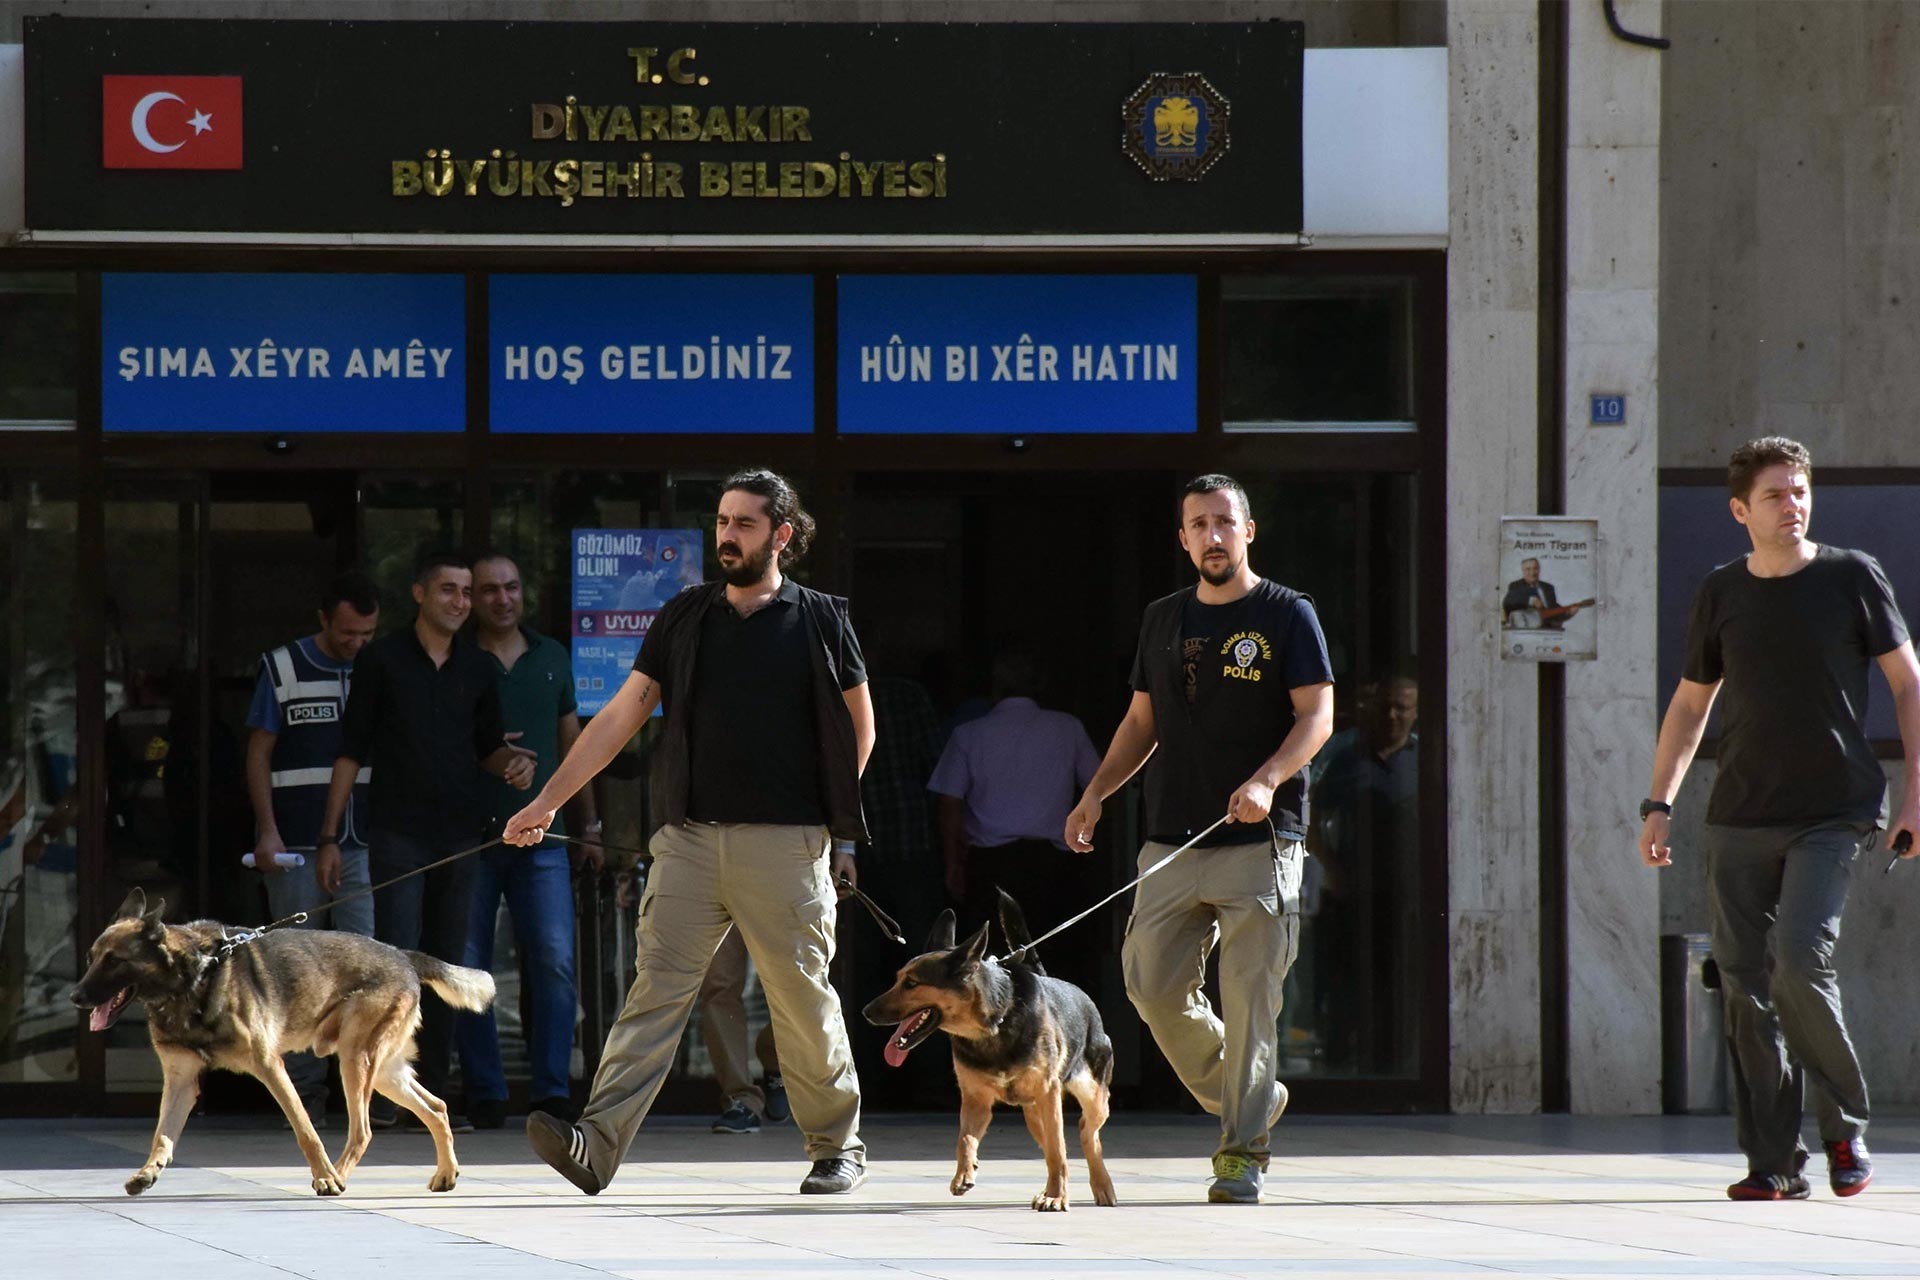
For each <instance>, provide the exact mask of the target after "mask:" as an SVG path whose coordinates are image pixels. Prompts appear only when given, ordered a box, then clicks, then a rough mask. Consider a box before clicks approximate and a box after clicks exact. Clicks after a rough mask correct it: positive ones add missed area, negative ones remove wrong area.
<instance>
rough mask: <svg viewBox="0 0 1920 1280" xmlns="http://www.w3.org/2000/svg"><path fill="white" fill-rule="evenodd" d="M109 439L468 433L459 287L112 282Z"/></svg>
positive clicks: (251, 280)
mask: <svg viewBox="0 0 1920 1280" xmlns="http://www.w3.org/2000/svg"><path fill="white" fill-rule="evenodd" d="M100 310H101V344H100V384H101V395H100V402H101V403H100V411H101V421H102V425H103V426H104V428H105V429H106V430H108V431H287V432H295V431H461V430H464V429H465V427H466V402H467V397H466V288H465V284H464V282H463V281H462V280H461V278H460V277H459V276H457V275H318V274H315V275H268V274H264V273H234V274H219V275H214V274H180V275H174V274H158V273H155V274H145V273H142V274H119V273H109V274H107V275H104V276H102V277H101V279H100Z"/></svg>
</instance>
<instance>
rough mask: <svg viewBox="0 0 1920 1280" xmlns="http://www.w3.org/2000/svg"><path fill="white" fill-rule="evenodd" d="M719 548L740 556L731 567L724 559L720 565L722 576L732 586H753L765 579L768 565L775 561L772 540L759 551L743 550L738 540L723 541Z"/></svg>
mask: <svg viewBox="0 0 1920 1280" xmlns="http://www.w3.org/2000/svg"><path fill="white" fill-rule="evenodd" d="M717 550H718V551H721V552H726V551H731V552H733V553H734V554H735V555H737V556H739V557H740V558H739V559H738V560H736V561H734V563H733V567H732V568H731V569H729V568H728V567H727V566H726V564H725V562H724V561H723V562H722V563H721V565H720V576H721V577H722V578H725V579H726V582H727V585H728V586H730V587H751V586H753V585H754V584H755V583H757V582H760V581H762V580H764V579H765V578H766V576H767V566H768V565H769V564H771V563H772V561H773V544H772V543H771V542H769V543H768V544H767V545H766V546H764V547H762V548H760V550H759V551H757V552H752V551H746V550H743V549H742V548H741V546H740V544H739V543H737V542H723V543H721V544H720V546H719V547H718V548H717Z"/></svg>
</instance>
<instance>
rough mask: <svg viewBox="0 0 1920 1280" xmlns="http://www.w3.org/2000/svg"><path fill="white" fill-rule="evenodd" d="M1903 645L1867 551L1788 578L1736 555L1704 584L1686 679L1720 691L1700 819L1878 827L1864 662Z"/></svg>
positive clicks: (1879, 791)
mask: <svg viewBox="0 0 1920 1280" xmlns="http://www.w3.org/2000/svg"><path fill="white" fill-rule="evenodd" d="M1906 640H1907V626H1906V622H1905V621H1904V620H1903V619H1902V618H1901V616H1900V607H1899V606H1898V605H1897V604H1895V603H1894V599H1893V588H1892V586H1890V585H1889V584H1888V582H1887V576H1886V574H1884V573H1883V572H1881V569H1880V565H1879V562H1878V561H1876V560H1875V559H1874V558H1873V557H1872V556H1870V555H1866V554H1865V553H1863V552H1859V551H1847V550H1843V549H1841V548H1839V547H1826V546H1823V547H1820V548H1819V549H1818V550H1817V551H1815V553H1814V557H1813V559H1812V560H1811V561H1810V562H1809V563H1808V564H1807V565H1806V567H1805V568H1803V569H1801V570H1799V571H1798V572H1797V573H1791V574H1788V575H1787V576H1786V577H1784V578H1756V577H1755V576H1754V575H1753V574H1752V573H1750V572H1748V570H1747V562H1746V559H1745V558H1744V557H1743V558H1741V559H1739V560H1735V561H1733V562H1732V563H1730V564H1723V565H1721V566H1720V567H1719V568H1718V569H1715V570H1714V571H1713V572H1712V573H1710V574H1708V575H1707V578H1706V581H1704V582H1702V583H1701V584H1700V590H1699V592H1698V594H1696V595H1695V596H1694V598H1693V616H1692V618H1691V619H1690V620H1689V622H1688V624H1687V660H1686V668H1685V671H1684V672H1683V674H1684V675H1685V676H1686V678H1687V679H1689V680H1692V681H1694V682H1695V683H1698V684H1714V683H1717V682H1721V681H1724V683H1723V684H1721V688H1720V694H1719V697H1718V699H1717V701H1716V703H1715V705H1716V707H1717V709H1718V712H1719V722H1720V750H1719V766H1720V768H1719V775H1718V776H1717V777H1716V778H1715V779H1714V784H1713V794H1712V796H1711V797H1710V798H1709V799H1708V801H1707V821H1708V822H1711V823H1716V824H1720V825H1723V826H1732V827H1785V826H1795V825H1799V824H1802V823H1811V822H1823V821H1853V822H1875V821H1878V822H1884V821H1885V820H1886V775H1885V774H1883V773H1882V772H1881V770H1880V762H1879V761H1878V760H1876V759H1875V758H1874V754H1873V747H1872V746H1871V744H1869V743H1868V741H1867V735H1866V730H1865V727H1864V726H1865V722H1866V712H1867V663H1868V662H1869V661H1871V660H1872V659H1874V658H1877V657H1880V656H1881V655H1883V654H1886V653H1890V652H1891V651H1893V650H1895V649H1897V648H1899V647H1900V646H1901V645H1902V644H1904V643H1906Z"/></svg>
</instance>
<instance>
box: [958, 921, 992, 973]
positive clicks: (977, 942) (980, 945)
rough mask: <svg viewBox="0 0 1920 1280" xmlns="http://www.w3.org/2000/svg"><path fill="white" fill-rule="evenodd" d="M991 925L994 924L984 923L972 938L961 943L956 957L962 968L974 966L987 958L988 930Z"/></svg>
mask: <svg viewBox="0 0 1920 1280" xmlns="http://www.w3.org/2000/svg"><path fill="white" fill-rule="evenodd" d="M991 927H992V926H990V925H984V924H983V925H981V926H980V928H979V930H978V931H977V932H976V933H975V934H974V935H973V936H972V937H971V938H968V939H967V940H966V941H965V942H963V943H961V944H960V947H959V949H958V951H957V953H956V954H955V956H954V959H955V960H956V961H958V963H959V966H960V968H962V969H969V968H972V967H973V966H974V965H977V964H979V963H980V962H981V961H982V960H983V959H985V958H986V955H987V931H988V930H989V929H990V928H991Z"/></svg>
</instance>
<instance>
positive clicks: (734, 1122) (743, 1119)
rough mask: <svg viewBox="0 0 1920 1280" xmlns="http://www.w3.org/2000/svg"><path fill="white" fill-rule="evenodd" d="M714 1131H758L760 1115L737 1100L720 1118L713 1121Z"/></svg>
mask: <svg viewBox="0 0 1920 1280" xmlns="http://www.w3.org/2000/svg"><path fill="white" fill-rule="evenodd" d="M713 1131H714V1132H715V1133H758V1132H760V1117H759V1116H757V1115H755V1114H753V1110H752V1108H750V1107H745V1106H742V1105H741V1104H740V1103H738V1102H736V1103H734V1104H733V1105H732V1106H730V1107H728V1108H727V1109H726V1110H725V1111H722V1112H721V1113H720V1118H719V1119H718V1120H715V1121H714V1122H713Z"/></svg>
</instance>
